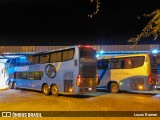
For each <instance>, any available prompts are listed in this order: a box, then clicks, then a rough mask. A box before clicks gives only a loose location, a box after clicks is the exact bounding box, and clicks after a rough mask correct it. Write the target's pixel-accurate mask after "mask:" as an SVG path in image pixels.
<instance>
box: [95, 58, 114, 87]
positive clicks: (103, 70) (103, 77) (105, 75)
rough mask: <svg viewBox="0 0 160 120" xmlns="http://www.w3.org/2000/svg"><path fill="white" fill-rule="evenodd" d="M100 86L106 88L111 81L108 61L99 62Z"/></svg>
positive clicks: (100, 60) (101, 60)
mask: <svg viewBox="0 0 160 120" xmlns="http://www.w3.org/2000/svg"><path fill="white" fill-rule="evenodd" d="M97 68H98V76H99V85H98V87H105V86H106V85H107V83H108V82H109V81H110V80H111V78H110V77H111V76H110V64H109V61H108V60H107V59H99V60H98V61H97Z"/></svg>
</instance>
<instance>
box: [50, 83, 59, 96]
mask: <svg viewBox="0 0 160 120" xmlns="http://www.w3.org/2000/svg"><path fill="white" fill-rule="evenodd" d="M51 93H52V95H54V96H58V87H57V85H52V86H51Z"/></svg>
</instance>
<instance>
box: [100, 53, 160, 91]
mask: <svg viewBox="0 0 160 120" xmlns="http://www.w3.org/2000/svg"><path fill="white" fill-rule="evenodd" d="M155 57H158V56H156V55H151V54H150V53H135V54H125V53H123V55H122V54H121V55H113V54H112V55H111V56H102V57H99V58H98V62H97V64H98V75H99V77H100V84H99V85H98V88H106V89H108V90H109V91H110V92H112V93H118V92H119V91H120V90H122V91H129V92H132V91H148V90H153V89H154V87H157V84H158V78H157V62H156V59H155Z"/></svg>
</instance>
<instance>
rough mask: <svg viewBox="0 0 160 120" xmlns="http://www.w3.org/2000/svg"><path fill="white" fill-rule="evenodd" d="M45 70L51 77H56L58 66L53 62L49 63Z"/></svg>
mask: <svg viewBox="0 0 160 120" xmlns="http://www.w3.org/2000/svg"><path fill="white" fill-rule="evenodd" d="M45 72H46V75H47V76H48V77H49V78H52V79H53V78H55V77H56V68H55V67H54V66H53V65H52V64H48V65H47V66H46V68H45Z"/></svg>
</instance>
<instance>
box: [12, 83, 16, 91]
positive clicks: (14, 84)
mask: <svg viewBox="0 0 160 120" xmlns="http://www.w3.org/2000/svg"><path fill="white" fill-rule="evenodd" d="M16 86H17V85H16V82H13V83H12V88H13V89H15V90H16V89H17V87H16Z"/></svg>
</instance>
